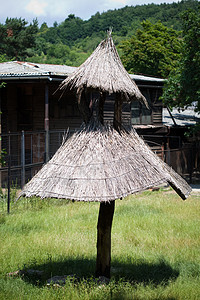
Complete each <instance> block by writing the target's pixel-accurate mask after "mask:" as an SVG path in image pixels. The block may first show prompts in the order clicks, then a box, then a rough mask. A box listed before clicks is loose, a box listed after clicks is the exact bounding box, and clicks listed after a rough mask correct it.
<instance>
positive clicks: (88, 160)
mask: <svg viewBox="0 0 200 300" xmlns="http://www.w3.org/2000/svg"><path fill="white" fill-rule="evenodd" d="M60 88H61V89H69V90H75V91H76V94H77V99H78V103H79V107H80V110H81V112H82V115H83V119H84V124H83V126H82V127H81V128H80V130H78V131H77V132H76V133H74V134H73V135H72V136H71V137H70V138H69V139H66V140H65V141H64V142H63V144H62V145H61V147H60V148H59V149H58V151H57V152H56V153H55V155H54V156H53V157H52V159H51V160H50V161H49V162H48V163H47V164H46V165H44V167H43V168H42V169H41V170H40V171H39V172H38V173H37V174H36V175H35V176H34V177H33V179H32V180H31V181H30V182H29V183H28V184H27V185H26V186H25V187H24V189H23V191H22V193H21V196H27V197H31V196H34V195H35V196H39V197H41V198H49V197H54V198H64V199H71V200H75V201H99V202H100V210H99V219H98V226H97V229H98V232H97V235H98V236H97V262H96V275H97V276H100V275H104V276H106V277H109V276H110V260H111V226H112V219H113V214H114V207H115V200H116V199H118V198H123V197H125V196H127V195H129V194H133V193H136V192H139V191H142V190H145V189H148V188H151V187H153V186H155V185H158V184H161V183H164V182H168V183H169V184H170V185H171V186H172V187H173V188H174V189H175V191H176V192H177V193H178V194H179V195H180V196H181V197H182V198H183V199H186V198H187V196H188V195H189V193H190V191H191V188H190V186H189V185H188V184H187V183H186V182H185V181H184V180H183V179H182V178H181V177H180V176H179V175H178V174H177V173H175V171H173V170H172V169H171V168H170V167H169V166H168V165H166V164H165V163H164V162H163V161H162V160H160V159H159V158H158V157H157V155H155V154H154V153H153V152H152V151H151V149H150V148H149V147H148V146H147V145H146V144H145V143H144V142H143V140H142V139H141V138H140V137H139V136H138V135H137V133H136V132H135V131H134V130H133V129H132V130H131V131H126V130H124V129H122V127H121V107H122V102H123V101H125V100H126V101H127V100H128V101H132V100H133V101H135V100H138V101H142V102H143V103H144V104H146V99H145V98H144V97H143V96H142V94H141V93H140V91H139V89H138V87H137V86H136V84H135V83H134V82H133V81H132V80H131V79H130V77H129V75H128V73H127V72H126V70H125V69H124V67H123V65H122V63H121V60H120V58H119V56H118V53H117V50H116V48H115V46H114V43H113V40H112V38H111V35H110V34H109V35H108V38H107V39H106V40H104V41H102V42H101V43H100V45H99V46H98V47H97V49H96V50H95V51H94V52H93V54H92V55H91V56H90V57H89V58H88V59H87V60H86V61H85V63H83V64H82V65H81V66H80V67H79V68H78V70H77V71H75V72H74V73H73V74H72V75H71V76H70V77H68V78H67V79H66V80H64V81H63V83H62V85H61V87H60ZM91 91H97V92H98V93H99V98H98V113H97V117H96V119H95V118H94V117H93V115H92V107H93V99H92V98H91V97H88V93H90V92H91ZM106 93H110V94H115V95H116V98H115V111H114V124H113V126H109V125H104V124H103V105H104V102H105V101H106Z"/></svg>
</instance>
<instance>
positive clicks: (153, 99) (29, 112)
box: [0, 61, 164, 133]
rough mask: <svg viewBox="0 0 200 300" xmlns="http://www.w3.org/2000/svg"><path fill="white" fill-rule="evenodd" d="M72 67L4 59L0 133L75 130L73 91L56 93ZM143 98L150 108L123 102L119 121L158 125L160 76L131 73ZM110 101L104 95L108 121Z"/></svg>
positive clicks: (0, 76) (78, 119) (0, 74)
mask: <svg viewBox="0 0 200 300" xmlns="http://www.w3.org/2000/svg"><path fill="white" fill-rule="evenodd" d="M74 70H75V68H74V67H69V66H60V65H48V64H34V63H28V62H19V61H13V62H6V63H1V64H0V82H5V83H6V86H5V88H2V89H1V90H0V100H1V111H2V118H1V133H8V132H18V131H22V130H24V131H35V130H46V129H48V128H49V129H51V130H53V129H63V128H68V127H69V128H70V129H72V130H73V129H76V128H78V127H79V126H80V124H81V123H82V119H81V116H80V113H79V111H78V107H77V104H76V99H75V95H74V94H73V93H64V94H63V95H62V97H61V92H56V90H57V89H58V87H59V85H60V83H61V82H62V81H63V79H65V78H66V77H67V75H69V74H71V73H72V72H73V71H74ZM131 78H132V79H133V80H135V82H136V84H137V85H138V87H139V88H140V90H141V92H142V93H143V94H144V96H145V97H146V99H147V101H148V103H149V107H150V110H148V109H146V107H145V106H143V105H142V104H140V103H139V102H136V101H135V102H133V103H125V104H124V105H123V116H122V118H123V123H124V125H126V126H130V125H138V127H140V126H141V125H145V126H143V127H144V128H145V127H147V128H149V127H150V128H152V127H160V126H162V103H161V101H159V96H160V95H161V93H162V87H163V82H164V80H163V79H159V78H152V77H147V76H141V75H131ZM113 105H114V101H113V98H112V96H108V97H107V101H106V104H105V111H104V119H105V121H106V122H109V121H112V118H113Z"/></svg>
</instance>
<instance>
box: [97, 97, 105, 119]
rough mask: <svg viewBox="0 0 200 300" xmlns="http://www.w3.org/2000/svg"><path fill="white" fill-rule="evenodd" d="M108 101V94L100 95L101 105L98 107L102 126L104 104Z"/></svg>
mask: <svg viewBox="0 0 200 300" xmlns="http://www.w3.org/2000/svg"><path fill="white" fill-rule="evenodd" d="M105 100H106V93H104V92H102V93H100V97H99V105H98V119H99V121H100V123H101V124H104V114H103V111H104V103H105Z"/></svg>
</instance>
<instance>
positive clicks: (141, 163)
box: [21, 125, 191, 202]
mask: <svg viewBox="0 0 200 300" xmlns="http://www.w3.org/2000/svg"><path fill="white" fill-rule="evenodd" d="M164 182H168V183H169V184H170V185H171V186H172V187H173V188H174V189H175V190H176V191H177V193H178V194H179V195H180V196H181V197H182V198H183V199H186V198H187V196H188V195H189V193H190V191H191V188H190V186H189V185H188V184H187V183H186V182H185V180H183V179H182V178H181V177H180V176H179V175H178V174H177V173H176V172H175V171H173V170H172V169H171V168H170V167H169V166H168V165H166V164H165V163H164V162H163V161H162V160H160V159H159V158H158V157H157V155H156V154H154V153H153V152H152V151H151V150H150V148H149V147H148V146H147V145H146V144H145V143H144V142H143V140H142V139H141V138H140V137H139V136H138V134H137V133H136V132H135V130H131V131H130V132H128V133H127V132H125V131H122V132H120V133H118V132H117V131H116V130H114V129H113V128H110V127H103V126H97V127H95V126H94V127H93V128H91V125H90V126H87V127H84V128H82V129H81V130H79V131H78V132H76V133H74V134H73V136H71V137H70V138H69V139H67V140H66V141H65V142H64V143H63V145H62V146H61V147H60V148H59V149H58V151H57V152H56V153H55V155H54V156H53V157H52V159H51V160H50V161H49V162H48V163H47V164H46V165H44V166H43V168H42V169H41V170H40V171H39V172H38V173H37V174H36V175H35V176H34V177H33V178H32V180H31V181H30V182H29V183H28V184H27V185H26V186H25V187H24V189H23V191H22V193H21V196H27V197H31V196H34V195H35V196H40V197H41V198H48V197H55V198H64V199H71V200H77V201H100V202H106V201H112V200H115V199H118V198H122V197H125V196H127V195H129V194H133V193H136V192H139V191H142V190H145V189H148V188H151V187H153V186H155V185H158V184H161V183H164Z"/></svg>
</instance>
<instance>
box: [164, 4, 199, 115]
mask: <svg viewBox="0 0 200 300" xmlns="http://www.w3.org/2000/svg"><path fill="white" fill-rule="evenodd" d="M182 18H183V40H184V46H183V48H182V57H181V59H180V62H179V65H178V67H176V68H175V69H174V70H173V71H172V72H171V73H170V76H169V78H168V81H167V83H166V85H165V89H164V94H163V99H164V101H165V103H166V104H167V105H169V106H170V107H174V106H176V107H180V108H184V107H187V106H188V105H190V104H191V103H194V104H195V106H196V110H197V111H200V4H199V6H198V9H196V10H188V11H186V12H185V13H184V14H183V16H182Z"/></svg>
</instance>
